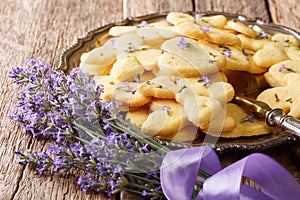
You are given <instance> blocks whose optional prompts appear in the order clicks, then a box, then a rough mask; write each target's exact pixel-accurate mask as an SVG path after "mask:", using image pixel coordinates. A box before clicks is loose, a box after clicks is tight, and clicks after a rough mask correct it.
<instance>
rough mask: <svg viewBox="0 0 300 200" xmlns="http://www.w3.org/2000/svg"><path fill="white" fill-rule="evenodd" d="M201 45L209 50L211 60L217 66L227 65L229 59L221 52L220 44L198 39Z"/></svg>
mask: <svg viewBox="0 0 300 200" xmlns="http://www.w3.org/2000/svg"><path fill="white" fill-rule="evenodd" d="M198 42H199V44H200V46H201V47H202V48H203V49H205V51H207V52H208V54H209V57H210V62H213V63H214V64H215V65H216V66H217V68H219V69H221V68H223V67H225V66H226V63H227V60H226V57H225V55H224V54H222V53H221V52H220V49H219V47H218V45H216V44H212V43H209V42H207V41H204V40H198Z"/></svg>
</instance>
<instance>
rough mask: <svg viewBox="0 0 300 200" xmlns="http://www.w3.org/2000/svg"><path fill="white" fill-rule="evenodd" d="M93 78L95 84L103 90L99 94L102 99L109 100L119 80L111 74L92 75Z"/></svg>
mask: <svg viewBox="0 0 300 200" xmlns="http://www.w3.org/2000/svg"><path fill="white" fill-rule="evenodd" d="M94 80H95V83H96V85H98V86H101V87H103V92H102V93H101V94H100V98H101V99H102V101H111V100H112V96H113V92H114V90H115V88H116V87H117V85H118V83H119V81H118V80H116V79H115V78H113V77H112V76H94Z"/></svg>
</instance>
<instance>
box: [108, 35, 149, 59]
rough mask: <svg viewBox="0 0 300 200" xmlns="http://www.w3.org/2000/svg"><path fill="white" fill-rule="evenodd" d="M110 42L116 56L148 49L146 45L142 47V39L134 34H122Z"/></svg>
mask: <svg viewBox="0 0 300 200" xmlns="http://www.w3.org/2000/svg"><path fill="white" fill-rule="evenodd" d="M111 41H112V42H111V43H112V47H113V48H114V49H115V50H116V51H117V55H118V56H122V55H124V54H126V53H128V52H134V51H137V50H141V49H146V48H148V46H147V45H144V40H143V38H142V37H140V36H138V35H137V34H135V33H128V34H123V35H121V36H120V37H117V38H115V39H113V40H111Z"/></svg>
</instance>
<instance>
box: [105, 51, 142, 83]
mask: <svg viewBox="0 0 300 200" xmlns="http://www.w3.org/2000/svg"><path fill="white" fill-rule="evenodd" d="M143 73H144V68H143V66H142V65H141V63H140V62H139V61H138V59H137V58H136V56H135V54H134V53H128V54H125V55H123V56H121V57H119V58H118V59H117V61H116V62H115V63H114V64H113V67H112V69H111V70H110V75H111V76H112V77H114V78H115V79H117V80H119V81H132V80H135V79H136V75H137V74H143Z"/></svg>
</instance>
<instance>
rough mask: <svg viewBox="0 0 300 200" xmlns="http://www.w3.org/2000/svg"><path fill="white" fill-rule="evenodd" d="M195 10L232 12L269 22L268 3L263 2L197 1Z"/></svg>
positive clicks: (254, 0)
mask: <svg viewBox="0 0 300 200" xmlns="http://www.w3.org/2000/svg"><path fill="white" fill-rule="evenodd" d="M195 10H196V11H199V12H204V11H219V12H230V13H236V14H243V15H246V16H249V17H253V18H256V17H259V18H261V19H263V20H265V21H267V22H268V21H269V17H268V11H267V7H266V3H265V1H262V0H251V1H249V0H240V1H236V0H195Z"/></svg>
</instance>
